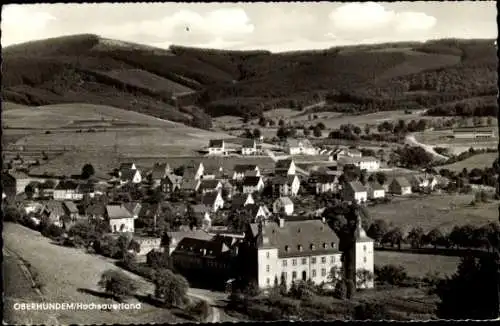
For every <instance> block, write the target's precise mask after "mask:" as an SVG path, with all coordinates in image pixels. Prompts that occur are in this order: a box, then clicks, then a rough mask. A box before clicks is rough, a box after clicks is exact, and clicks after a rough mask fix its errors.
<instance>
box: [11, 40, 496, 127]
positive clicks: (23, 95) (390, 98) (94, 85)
mask: <svg viewBox="0 0 500 326" xmlns="http://www.w3.org/2000/svg"><path fill="white" fill-rule="evenodd" d="M2 54H3V89H2V95H3V98H4V100H7V101H12V102H16V103H21V104H28V105H44V104H52V103H64V102H87V103H93V104H105V105H112V106H116V107H119V108H124V109H128V110H133V111H138V112H142V113H147V114H150V115H153V116H157V117H161V118H165V119H170V120H174V121H179V122H184V123H188V124H192V125H195V126H199V127H202V128H205V127H209V125H210V122H209V121H210V119H209V116H208V115H210V116H219V115H237V116H243V115H248V114H250V115H255V116H258V115H260V114H261V113H262V111H264V110H269V109H273V108H276V107H295V108H297V109H300V108H301V107H303V106H306V105H308V104H312V103H315V102H319V101H321V100H322V99H325V98H326V99H327V103H328V105H327V109H328V110H334V111H343V112H346V111H347V112H365V111H366V112H368V111H371V112H372V111H377V110H392V109H407V108H426V109H430V110H429V113H430V114H443V113H445V114H477V115H485V114H494V113H495V112H496V107H497V104H496V94H497V54H496V46H495V45H494V41H493V40H438V41H432V42H427V43H411V42H410V43H408V42H407V43H394V44H379V45H369V46H351V47H337V48H331V49H328V50H322V51H302V52H294V53H276V54H273V53H270V52H268V51H222V50H206V49H195V48H186V47H178V46H172V47H170V49H168V50H163V49H157V48H152V47H148V46H143V45H138V44H131V43H126V42H121V41H117V40H110V39H104V38H101V37H99V36H96V35H75V36H69V37H68V36H67V37H60V38H55V39H48V40H43V41H36V42H30V43H25V44H20V45H15V46H11V47H7V48H4V49H3V50H2ZM190 104H195V105H190ZM207 114H208V115H207Z"/></svg>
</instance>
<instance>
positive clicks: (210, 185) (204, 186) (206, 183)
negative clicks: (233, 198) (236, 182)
mask: <svg viewBox="0 0 500 326" xmlns="http://www.w3.org/2000/svg"><path fill="white" fill-rule="evenodd" d="M219 184H220V181H219V180H201V183H200V189H201V190H211V189H212V190H213V189H216V188H217V187H218V186H219Z"/></svg>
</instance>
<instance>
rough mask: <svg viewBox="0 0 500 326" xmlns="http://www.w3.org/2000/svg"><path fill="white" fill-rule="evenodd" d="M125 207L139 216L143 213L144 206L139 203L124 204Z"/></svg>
mask: <svg viewBox="0 0 500 326" xmlns="http://www.w3.org/2000/svg"><path fill="white" fill-rule="evenodd" d="M123 206H124V207H125V208H126V209H127V210H128V211H129V212H130V213H131V214H132V215H138V214H139V212H140V211H141V207H142V204H141V203H139V202H128V203H125V204H123Z"/></svg>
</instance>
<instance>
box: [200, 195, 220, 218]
mask: <svg viewBox="0 0 500 326" xmlns="http://www.w3.org/2000/svg"><path fill="white" fill-rule="evenodd" d="M201 202H202V204H203V205H205V206H207V207H209V208H210V210H211V211H212V212H213V213H215V212H217V211H218V210H219V209H221V208H222V207H224V199H223V198H222V195H221V193H220V192H219V191H214V192H208V193H205V194H204V195H203V197H202V200H201Z"/></svg>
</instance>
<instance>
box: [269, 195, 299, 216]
mask: <svg viewBox="0 0 500 326" xmlns="http://www.w3.org/2000/svg"><path fill="white" fill-rule="evenodd" d="M293 209H294V207H293V202H292V200H291V199H290V198H289V197H280V198H278V199H276V200H275V201H274V203H273V213H274V214H279V213H281V212H282V211H284V212H285V214H286V215H292V214H293Z"/></svg>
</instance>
